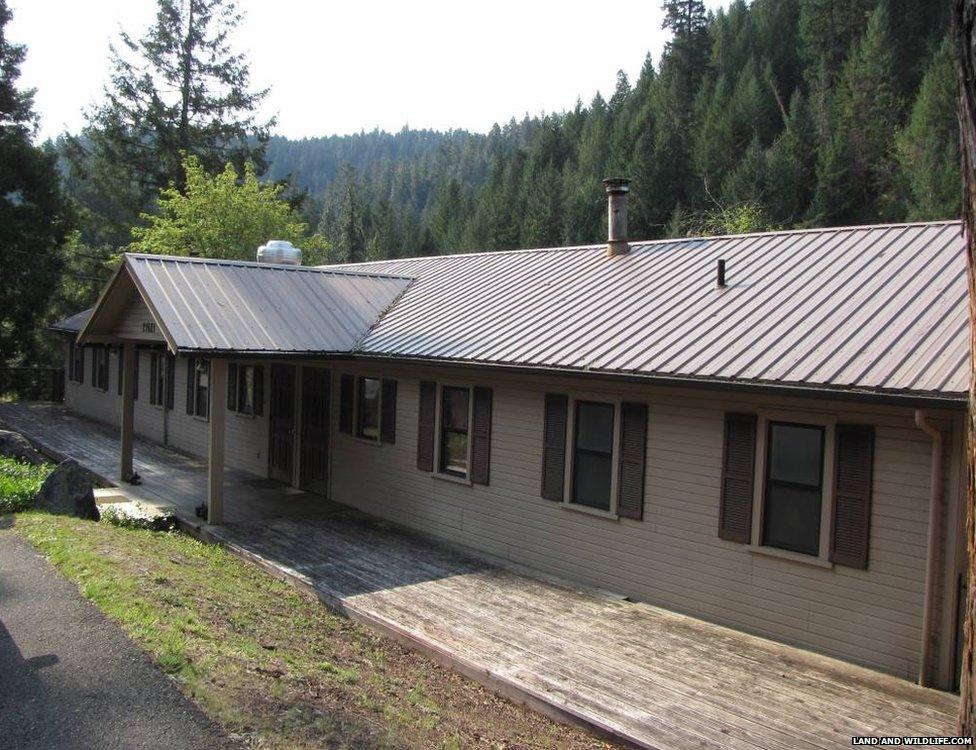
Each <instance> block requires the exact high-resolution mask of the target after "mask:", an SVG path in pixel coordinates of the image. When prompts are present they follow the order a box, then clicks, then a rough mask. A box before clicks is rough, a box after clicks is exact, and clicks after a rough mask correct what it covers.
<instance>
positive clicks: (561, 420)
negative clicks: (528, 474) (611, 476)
mask: <svg viewBox="0 0 976 750" xmlns="http://www.w3.org/2000/svg"><path fill="white" fill-rule="evenodd" d="M568 411H569V397H567V396H566V395H565V394H562V393H547V394H546V413H545V422H544V424H543V436H542V496H543V497H544V498H545V499H546V500H556V501H557V502H562V499H563V487H564V482H565V474H566V420H567V417H568Z"/></svg>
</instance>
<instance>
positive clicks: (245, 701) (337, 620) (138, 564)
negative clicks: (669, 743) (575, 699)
mask: <svg viewBox="0 0 976 750" xmlns="http://www.w3.org/2000/svg"><path fill="white" fill-rule="evenodd" d="M9 533H18V534H20V535H22V536H24V537H25V538H26V539H28V540H29V541H30V542H31V543H32V544H33V545H34V546H35V547H36V548H37V549H38V550H40V551H41V552H42V553H43V554H44V555H45V556H47V558H48V559H49V560H50V561H51V562H52V563H53V564H54V566H55V567H56V568H57V569H58V570H59V571H60V572H61V573H62V574H63V575H65V576H66V577H67V578H69V579H70V580H72V581H74V582H75V583H77V585H78V587H79V589H80V590H81V591H82V593H83V594H84V595H85V596H86V597H87V598H88V599H90V600H91V601H92V602H94V603H95V604H96V605H97V606H98V607H99V608H100V609H101V610H102V611H104V612H105V613H106V614H107V615H108V616H109V617H111V618H112V619H113V620H115V621H116V622H118V623H119V624H120V625H121V626H122V628H123V629H124V630H125V631H126V632H127V633H128V634H129V635H130V636H131V637H132V638H133V639H134V640H135V641H136V642H137V643H138V644H139V645H140V646H141V647H142V648H143V649H144V650H145V651H146V652H148V653H149V654H150V655H151V656H152V658H153V659H154V660H155V662H156V663H157V664H158V665H159V667H160V668H161V669H162V670H164V671H165V672H167V673H168V674H170V675H171V676H172V677H173V679H174V680H175V681H176V682H177V683H178V684H179V685H180V687H181V689H182V690H183V691H184V692H185V693H186V694H187V695H188V696H190V697H192V698H193V699H194V700H196V701H197V703H198V704H199V705H200V706H201V708H202V709H203V710H204V711H205V712H206V713H207V714H208V715H209V716H210V717H211V718H213V719H214V720H215V721H216V722H217V723H218V724H220V725H222V726H223V727H224V728H225V730H226V731H227V732H228V733H229V734H231V735H233V736H237V737H240V738H242V739H243V740H244V741H245V743H246V744H248V745H249V746H251V747H256V748H313V747H315V748H319V747H337V748H365V747H369V748H373V747H380V748H385V747H398V748H400V747H416V748H462V747H464V748H467V747H479V748H536V747H539V748H570V749H573V748H594V747H605V746H606V745H605V744H604V743H603V742H602V741H601V740H599V739H597V738H595V737H593V736H591V735H589V734H587V733H585V732H583V731H581V730H578V729H575V728H572V727H567V726H563V725H561V724H558V723H556V722H553V721H551V720H550V719H547V718H546V717H544V716H541V715H539V714H536V713H534V712H532V711H529V710H527V709H525V708H523V707H521V706H517V705H515V704H513V703H511V702H509V701H506V700H504V699H502V698H499V697H498V696H496V695H495V694H493V693H492V692H490V691H489V690H487V689H485V688H483V687H481V686H480V685H478V684H477V683H474V682H472V681H470V680H468V679H466V678H464V677H462V676H460V675H458V674H457V673H455V672H453V671H451V670H448V669H444V668H441V667H439V666H437V665H436V664H434V663H433V662H431V661H430V660H429V659H427V658H426V657H424V656H422V655H419V654H417V653H415V652H412V651H409V650H407V649H405V648H403V647H401V646H399V645H398V644H397V643H395V642H394V641H391V640H389V639H387V638H384V637H383V636H380V635H379V634H377V633H375V632H373V631H371V630H369V629H368V628H366V627H364V626H362V625H359V624H357V623H353V622H351V621H349V620H347V619H345V618H342V617H339V616H336V615H333V614H331V613H329V612H328V611H327V610H326V609H325V608H324V607H323V606H322V604H321V603H320V602H318V601H317V600H315V599H313V598H311V597H308V596H306V595H305V594H303V593H301V592H299V591H297V590H296V589H294V588H293V587H291V586H289V585H287V584H286V583H283V582H281V581H279V580H277V579H275V578H273V577H271V576H270V575H268V574H266V573H265V572H264V571H262V570H261V569H259V568H258V567H256V566H254V565H252V564H251V563H249V562H246V561H244V560H241V559H239V558H237V557H234V556H233V555H231V554H230V553H228V552H226V551H225V550H223V549H222V548H220V547H217V546H214V545H208V544H203V543H201V542H198V541H196V540H194V539H191V538H190V537H187V536H185V535H183V534H180V533H159V532H152V531H148V530H143V529H132V528H123V527H118V526H113V525H109V524H104V523H93V522H91V521H81V520H78V519H74V518H66V517H60V516H51V515H47V514H42V513H38V512H28V513H22V514H20V515H18V516H17V517H16V519H15V523H14V526H13V528H12V529H11V530H7V531H0V538H2V535H3V534H9Z"/></svg>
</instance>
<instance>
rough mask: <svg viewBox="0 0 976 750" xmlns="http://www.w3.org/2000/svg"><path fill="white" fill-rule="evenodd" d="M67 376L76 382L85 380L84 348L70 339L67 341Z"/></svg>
mask: <svg viewBox="0 0 976 750" xmlns="http://www.w3.org/2000/svg"><path fill="white" fill-rule="evenodd" d="M68 348H69V352H68V357H69V359H68V376H69V377H70V378H71V380H73V381H74V382H76V383H84V382H85V349H84V347H82V346H79V345H78V344H76V343H75V342H74V340H73V339H72V340H71V341H69V342H68Z"/></svg>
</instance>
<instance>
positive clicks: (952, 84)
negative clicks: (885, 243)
mask: <svg viewBox="0 0 976 750" xmlns="http://www.w3.org/2000/svg"><path fill="white" fill-rule="evenodd" d="M955 93H956V80H955V72H954V70H953V64H952V53H951V50H950V47H949V40H948V39H946V40H945V41H944V42H943V43H942V45H941V46H940V47H939V48H938V50H936V53H935V55H934V56H933V58H932V60H931V62H930V63H929V67H928V70H926V72H925V77H924V78H923V79H922V83H921V85H920V86H919V90H918V97H917V98H916V100H915V105H914V107H913V108H912V114H911V118H910V119H909V121H908V125H907V127H905V129H904V130H902V131H901V132H900V133H899V135H898V141H897V146H898V161H899V164H900V165H901V170H902V174H903V175H904V177H905V180H906V182H907V183H908V189H909V195H910V198H909V205H908V218H909V219H912V220H923V221H924V220H931V219H949V218H955V217H957V216H959V212H960V208H961V205H960V200H961V197H962V195H961V192H960V189H959V186H960V184H961V183H962V175H961V174H960V167H959V164H960V161H959V159H960V157H959V133H958V129H957V127H956V123H955V119H954V116H955V109H956V101H955Z"/></svg>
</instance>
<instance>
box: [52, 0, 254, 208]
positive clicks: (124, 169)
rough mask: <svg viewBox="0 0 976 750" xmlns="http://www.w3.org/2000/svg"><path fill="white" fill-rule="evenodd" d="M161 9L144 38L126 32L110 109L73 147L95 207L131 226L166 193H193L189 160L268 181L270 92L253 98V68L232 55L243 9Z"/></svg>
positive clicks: (222, 3) (193, 4) (163, 2)
mask: <svg viewBox="0 0 976 750" xmlns="http://www.w3.org/2000/svg"><path fill="white" fill-rule="evenodd" d="M157 3H158V9H157V13H156V20H155V22H154V23H153V24H152V25H151V26H150V27H149V29H148V30H147V31H146V33H145V35H144V36H143V37H142V38H140V39H135V38H133V37H131V36H130V35H129V34H127V33H125V32H123V33H122V34H121V37H120V46H119V47H116V46H115V45H112V46H111V48H110V49H111V64H112V74H111V80H110V83H109V84H108V86H106V88H105V99H104V102H103V103H102V104H100V105H99V106H97V107H96V108H95V109H93V110H92V111H91V112H89V113H88V124H87V126H86V127H85V129H84V130H83V132H82V134H81V135H80V136H79V137H74V138H70V139H69V140H68V142H67V144H66V151H67V155H68V157H69V161H70V163H71V164H72V167H73V170H74V174H75V178H76V179H79V180H83V181H87V182H88V183H89V185H88V187H89V190H90V191H91V192H92V193H94V195H95V197H94V198H93V202H94V203H95V204H96V205H97V204H98V203H99V202H101V203H107V204H109V205H110V206H112V208H113V210H115V211H117V212H121V213H122V214H123V216H124V217H127V218H128V221H129V223H130V224H131V223H133V222H134V217H133V216H132V214H133V213H137V212H138V211H144V210H147V209H148V208H149V205H150V203H151V201H152V200H153V199H155V197H156V195H157V193H158V191H159V190H161V189H164V188H168V187H169V186H170V185H175V186H176V189H177V190H179V191H183V190H184V189H185V187H186V185H187V176H186V175H185V173H184V171H183V156H184V155H185V154H188V155H191V156H194V157H196V158H197V159H198V160H199V163H200V164H201V165H202V167H203V169H204V170H205V171H207V172H211V173H214V172H217V171H219V170H220V169H222V168H223V166H224V164H226V163H227V162H231V163H233V164H234V166H235V167H236V168H237V169H238V170H242V169H243V168H244V164H245V163H246V162H251V163H252V164H254V165H255V167H256V169H257V172H258V173H259V174H260V173H263V171H264V167H265V162H264V154H265V144H266V141H267V138H268V129H269V128H270V127H271V126H272V125H273V121H270V122H266V123H261V122H259V121H258V119H257V116H256V110H257V108H258V106H259V105H260V103H261V102H262V100H263V99H264V98H265V96H266V95H267V89H262V90H251V88H250V78H249V70H248V64H247V61H246V59H245V58H244V56H243V55H241V54H238V53H235V52H234V51H233V50H232V48H231V34H232V32H233V30H234V29H235V27H236V26H237V25H238V23H239V22H240V20H241V14H240V13H239V12H238V11H237V8H236V6H235V4H234V2H233V0H157ZM123 220H125V219H123Z"/></svg>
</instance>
